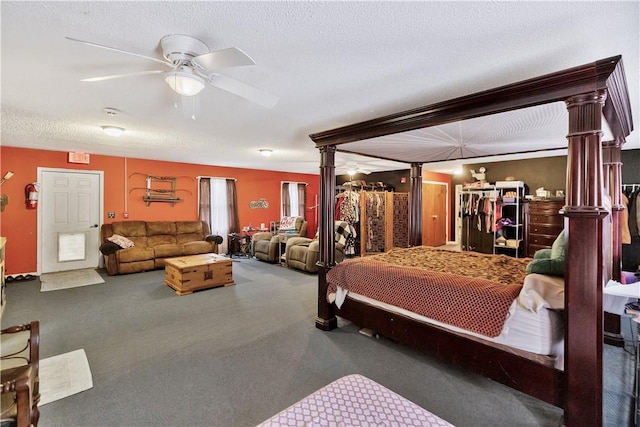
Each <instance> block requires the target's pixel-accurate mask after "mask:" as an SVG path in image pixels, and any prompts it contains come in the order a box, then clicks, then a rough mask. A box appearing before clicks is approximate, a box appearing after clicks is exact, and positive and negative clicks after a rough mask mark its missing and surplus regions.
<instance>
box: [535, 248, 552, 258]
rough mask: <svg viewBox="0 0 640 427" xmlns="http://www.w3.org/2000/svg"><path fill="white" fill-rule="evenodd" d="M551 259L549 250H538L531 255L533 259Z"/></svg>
mask: <svg viewBox="0 0 640 427" xmlns="http://www.w3.org/2000/svg"><path fill="white" fill-rule="evenodd" d="M546 258H551V249H540V250H537V251H536V252H535V253H534V254H533V259H546Z"/></svg>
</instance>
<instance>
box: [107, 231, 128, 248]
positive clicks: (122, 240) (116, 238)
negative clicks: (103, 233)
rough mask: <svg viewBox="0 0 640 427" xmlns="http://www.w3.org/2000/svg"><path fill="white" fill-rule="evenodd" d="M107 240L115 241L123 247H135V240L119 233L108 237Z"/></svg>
mask: <svg viewBox="0 0 640 427" xmlns="http://www.w3.org/2000/svg"><path fill="white" fill-rule="evenodd" d="M107 240H108V241H110V242H113V243H115V244H116V245H118V246H120V247H121V248H122V249H127V248H132V247H133V242H132V241H131V240H129V239H127V238H126V237H124V236H121V235H119V234H114V235H113V236H111V237H107Z"/></svg>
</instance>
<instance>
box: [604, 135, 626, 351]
mask: <svg viewBox="0 0 640 427" xmlns="http://www.w3.org/2000/svg"><path fill="white" fill-rule="evenodd" d="M621 149H622V144H621V143H620V142H619V141H604V142H603V143H602V156H603V167H604V183H605V188H606V189H607V192H608V194H609V196H610V197H611V221H612V225H611V258H612V265H611V277H612V278H613V279H614V280H617V281H620V277H621V275H622V227H621V221H622V211H623V210H624V205H623V204H622V161H621V157H620V151H621ZM604 343H605V344H609V345H615V346H617V347H624V337H623V336H622V334H621V328H620V316H619V315H617V314H614V313H608V312H605V313H604Z"/></svg>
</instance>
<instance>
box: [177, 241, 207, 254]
mask: <svg viewBox="0 0 640 427" xmlns="http://www.w3.org/2000/svg"><path fill="white" fill-rule="evenodd" d="M181 246H182V254H183V255H198V254H206V253H209V252H212V246H211V243H209V242H205V241H204V240H202V241H199V242H188V243H183V244H182V245H181Z"/></svg>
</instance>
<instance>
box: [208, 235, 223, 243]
mask: <svg viewBox="0 0 640 427" xmlns="http://www.w3.org/2000/svg"><path fill="white" fill-rule="evenodd" d="M204 240H206V241H207V242H210V243H216V244H218V245H221V244H222V240H223V238H222V236H220V235H217V234H209V235H208V236H206V237H205V238H204Z"/></svg>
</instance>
